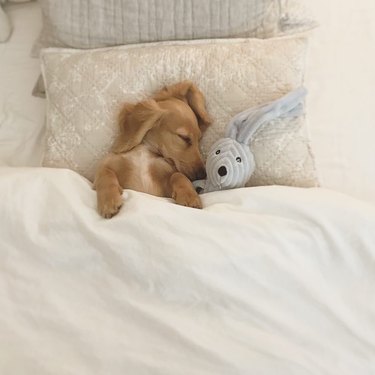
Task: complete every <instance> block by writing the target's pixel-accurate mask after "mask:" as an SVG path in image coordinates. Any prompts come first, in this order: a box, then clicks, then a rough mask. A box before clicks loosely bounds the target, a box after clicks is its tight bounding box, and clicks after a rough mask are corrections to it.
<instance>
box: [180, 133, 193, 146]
mask: <svg viewBox="0 0 375 375" xmlns="http://www.w3.org/2000/svg"><path fill="white" fill-rule="evenodd" d="M177 135H178V136H179V137H180V138H181V139H182V140H183V141H184V142H185V143H186V144H187V145H189V146H191V145H192V141H191V138H190V137H188V136H186V135H182V134H177Z"/></svg>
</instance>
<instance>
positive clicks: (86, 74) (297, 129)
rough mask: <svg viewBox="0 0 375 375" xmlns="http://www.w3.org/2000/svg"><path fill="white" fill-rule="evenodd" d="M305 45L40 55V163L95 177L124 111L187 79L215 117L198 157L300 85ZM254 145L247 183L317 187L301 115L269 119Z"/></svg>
mask: <svg viewBox="0 0 375 375" xmlns="http://www.w3.org/2000/svg"><path fill="white" fill-rule="evenodd" d="M306 46H307V40H306V38H305V37H303V36H299V37H287V38H275V39H265V40H262V39H220V40H203V41H197V42H161V43H153V44H147V45H128V46H123V47H114V48H108V49H101V50H89V51H78V50H61V49H49V50H45V51H44V53H42V71H43V76H44V79H45V82H46V93H47V101H48V106H47V108H48V110H47V129H48V134H47V145H46V153H45V158H44V165H45V166H49V167H63V168H70V169H73V170H75V171H77V172H78V173H80V174H82V175H83V176H85V177H87V178H88V179H90V180H92V179H93V176H94V172H95V166H96V163H97V161H98V160H99V159H101V158H102V157H103V156H104V155H105V154H106V153H107V152H108V151H109V149H110V147H111V144H112V142H113V140H114V137H115V136H116V134H117V131H118V129H117V124H116V117H117V113H118V110H119V109H120V107H121V104H122V103H123V102H137V101H139V100H142V99H144V98H147V97H148V96H150V95H151V94H152V93H153V92H155V91H157V90H159V89H161V88H162V87H163V86H164V85H169V84H173V83H176V82H179V81H182V80H186V79H189V80H192V81H193V82H195V83H196V84H197V85H198V86H199V88H200V89H201V90H202V91H203V93H204V95H205V97H206V100H207V107H208V110H209V112H210V114H211V115H212V117H213V119H214V124H213V125H212V126H211V127H210V128H209V130H208V131H207V132H206V133H205V135H204V137H203V139H202V143H201V145H202V152H203V154H204V155H205V154H206V153H207V151H208V150H209V148H210V146H211V145H212V144H213V143H214V142H215V141H216V140H217V139H218V138H219V137H221V136H222V135H223V132H224V127H225V125H226V124H227V122H228V120H229V119H230V118H231V117H232V116H234V115H235V114H237V113H239V112H241V111H243V110H244V109H246V108H248V107H250V106H255V105H259V104H261V103H265V102H268V101H271V100H274V99H276V98H279V97H281V96H282V95H284V94H286V93H287V92H289V91H290V90H292V89H295V88H297V87H299V86H301V84H302V82H303V76H304V65H305V52H306ZM252 147H253V150H254V153H255V158H256V163H257V170H256V172H255V174H254V175H253V177H252V179H251V181H250V184H251V185H269V184H283V185H293V186H315V185H316V184H317V180H316V174H315V168H314V161H313V157H312V153H311V150H310V146H309V142H308V139H307V137H306V136H305V121H304V116H302V117H298V118H293V119H289V120H286V119H284V120H278V121H274V122H273V123H272V124H270V125H269V126H268V127H267V128H264V129H263V130H262V131H260V132H259V134H257V136H256V137H255V139H254V141H253V144H252Z"/></svg>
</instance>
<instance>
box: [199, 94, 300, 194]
mask: <svg viewBox="0 0 375 375" xmlns="http://www.w3.org/2000/svg"><path fill="white" fill-rule="evenodd" d="M306 94H307V91H306V89H305V88H304V87H300V88H298V89H296V90H294V91H292V92H290V93H289V94H287V95H285V96H283V97H282V98H280V99H278V100H275V101H274V102H271V103H269V104H265V105H262V106H259V107H256V108H250V109H247V110H245V111H243V112H241V113H239V114H238V115H236V116H235V117H233V118H232V120H231V121H230V122H229V124H228V125H227V127H226V131H225V137H224V138H221V139H219V140H218V141H217V142H216V143H214V145H213V146H212V147H211V149H210V151H209V153H208V156H207V160H206V171H207V179H206V180H198V181H194V183H193V184H194V187H195V189H196V190H197V192H198V193H200V194H201V193H209V192H211V191H217V190H226V189H234V188H240V187H244V186H245V184H246V183H247V182H248V181H249V179H250V177H251V175H252V174H253V172H254V170H255V160H254V155H253V153H252V152H251V150H250V147H249V146H250V143H251V141H252V139H253V136H254V134H255V133H256V132H257V130H258V129H259V128H260V127H262V126H264V125H266V124H267V123H269V122H270V121H272V120H275V119H277V118H286V117H296V116H300V115H301V114H302V113H303V111H304V98H305V96H306Z"/></svg>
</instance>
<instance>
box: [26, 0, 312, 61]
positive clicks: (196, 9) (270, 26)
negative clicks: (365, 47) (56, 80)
mask: <svg viewBox="0 0 375 375" xmlns="http://www.w3.org/2000/svg"><path fill="white" fill-rule="evenodd" d="M39 1H40V4H41V6H42V12H43V24H44V26H43V31H42V34H41V37H40V39H39V40H38V41H37V43H36V44H35V46H34V48H33V55H34V56H37V55H38V53H39V51H40V49H41V48H44V47H71V48H85V49H86V48H87V49H88V48H99V47H107V46H114V45H123V44H131V43H144V42H156V41H166V40H188V39H189V40H190V39H204V38H207V39H208V38H232V37H257V38H267V37H272V36H276V35H281V34H286V33H292V32H301V31H305V30H307V29H309V28H311V27H313V26H314V22H313V21H312V19H311V17H309V13H308V12H307V10H306V9H305V7H304V1H305V0H204V1H202V0H157V1H149V0H117V1H104V0H64V1H61V0H39Z"/></svg>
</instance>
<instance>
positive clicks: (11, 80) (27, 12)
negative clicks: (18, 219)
mask: <svg viewBox="0 0 375 375" xmlns="http://www.w3.org/2000/svg"><path fill="white" fill-rule="evenodd" d="M5 9H6V12H7V14H8V15H9V16H10V19H11V22H12V24H13V34H12V36H11V38H10V40H9V41H8V42H7V43H0V164H3V165H4V164H5V165H12V166H38V165H40V163H41V159H42V155H43V145H44V142H43V139H44V114H45V101H44V100H41V99H39V98H35V97H33V96H32V95H31V92H32V89H33V86H34V84H35V82H36V80H37V78H38V76H39V74H40V63H39V60H38V59H33V58H31V57H30V50H31V47H32V44H33V42H34V41H35V39H36V38H37V36H38V34H39V32H40V29H41V14H40V9H39V5H38V4H37V3H36V2H34V3H25V4H7V5H6V8H5Z"/></svg>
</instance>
